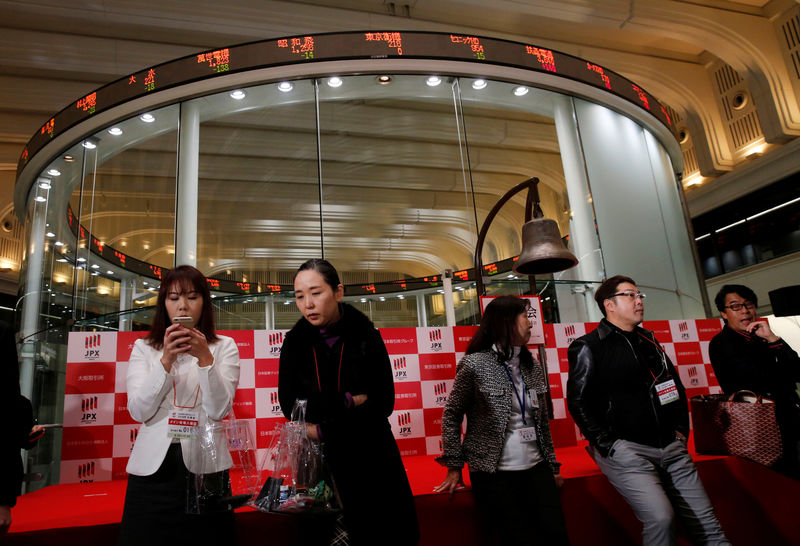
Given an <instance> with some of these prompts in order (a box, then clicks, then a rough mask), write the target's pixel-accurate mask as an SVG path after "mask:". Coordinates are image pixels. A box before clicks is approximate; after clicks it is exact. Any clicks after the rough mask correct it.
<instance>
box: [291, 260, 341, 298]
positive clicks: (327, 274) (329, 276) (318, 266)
mask: <svg viewBox="0 0 800 546" xmlns="http://www.w3.org/2000/svg"><path fill="white" fill-rule="evenodd" d="M306 270H311V271H316V272H317V273H319V274H320V275H322V279H323V280H324V281H325V284H327V285H329V286H330V287H331V289H332V290H333V291H334V292H335V291H336V289H337V288H339V285H340V284H342V282H341V281H340V280H339V273H338V272H337V271H336V268H335V267H333V265H331V263H330V262H329V261H328V260H323V259H321V258H311V259H310V260H306V261H305V262H303V263H302V264H301V265H300V267H298V268H297V271H295V273H294V278H296V277H297V274H298V273H300V272H301V271H306ZM294 278H292V280H294Z"/></svg>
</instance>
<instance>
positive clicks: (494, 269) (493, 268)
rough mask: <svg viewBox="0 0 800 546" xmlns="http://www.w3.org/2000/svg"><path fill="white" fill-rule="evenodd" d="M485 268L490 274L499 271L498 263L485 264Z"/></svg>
mask: <svg viewBox="0 0 800 546" xmlns="http://www.w3.org/2000/svg"><path fill="white" fill-rule="evenodd" d="M483 270H484V271H486V272H487V273H488V274H489V275H494V274H496V273H497V264H489V265H484V266H483Z"/></svg>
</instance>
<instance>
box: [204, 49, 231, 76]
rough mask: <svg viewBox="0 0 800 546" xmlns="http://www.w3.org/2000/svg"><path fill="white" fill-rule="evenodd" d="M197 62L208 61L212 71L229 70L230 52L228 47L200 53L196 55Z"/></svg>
mask: <svg viewBox="0 0 800 546" xmlns="http://www.w3.org/2000/svg"><path fill="white" fill-rule="evenodd" d="M197 62H198V63H200V64H202V63H208V67H209V68H210V69H211V70H213V71H214V72H226V71H228V70H230V67H231V65H230V62H231V53H230V50H229V49H228V48H225V49H218V50H216V51H212V52H210V53H201V54H199V55H198V56H197Z"/></svg>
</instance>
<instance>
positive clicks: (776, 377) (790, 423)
mask: <svg viewBox="0 0 800 546" xmlns="http://www.w3.org/2000/svg"><path fill="white" fill-rule="evenodd" d="M714 303H715V304H716V306H717V309H718V310H719V312H720V314H721V315H722V319H723V320H724V321H725V326H724V327H723V328H722V331H720V333H718V334H717V335H716V336H714V338H713V339H712V340H711V343H710V344H709V346H708V352H709V356H710V357H711V366H712V367H713V368H714V373H715V374H716V376H717V381H719V385H720V387H722V392H724V393H725V394H733V393H735V392H736V391H740V390H748V391H753V392H755V393H756V394H760V395H762V396H766V397H768V398H771V399H773V400H774V401H775V404H776V406H775V410H776V413H777V418H778V426H779V427H780V429H781V436H782V437H783V451H784V455H783V458H782V460H781V461H780V462H779V464H778V466H777V469H778V470H781V471H783V472H785V473H787V474H790V475H793V476H795V477H800V445H798V444H799V443H800V409H798V407H799V406H800V397H798V395H797V390H796V388H797V382H798V381H800V357H798V356H797V353H796V352H794V351H793V350H792V348H791V347H789V345H788V344H787V343H784V341H783V340H782V339H781V338H779V337H778V336H777V335H775V333H774V332H773V331H772V329H771V328H770V327H769V323H768V322H767V321H766V320H760V319H759V318H758V313H757V308H758V298H757V297H756V295H755V293H754V292H753V291H752V290H751V289H750V288H748V287H746V286H743V285H740V284H726V285H725V286H723V287H722V288H720V290H719V292H718V293H717V295H716V297H715V298H714Z"/></svg>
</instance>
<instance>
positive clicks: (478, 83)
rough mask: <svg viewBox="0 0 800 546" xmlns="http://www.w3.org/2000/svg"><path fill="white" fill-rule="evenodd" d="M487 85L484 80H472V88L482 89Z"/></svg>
mask: <svg viewBox="0 0 800 546" xmlns="http://www.w3.org/2000/svg"><path fill="white" fill-rule="evenodd" d="M487 85H489V84H488V83H487V82H486V80H475V81H474V82H472V88H473V89H484V88H485V87H486V86H487Z"/></svg>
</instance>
